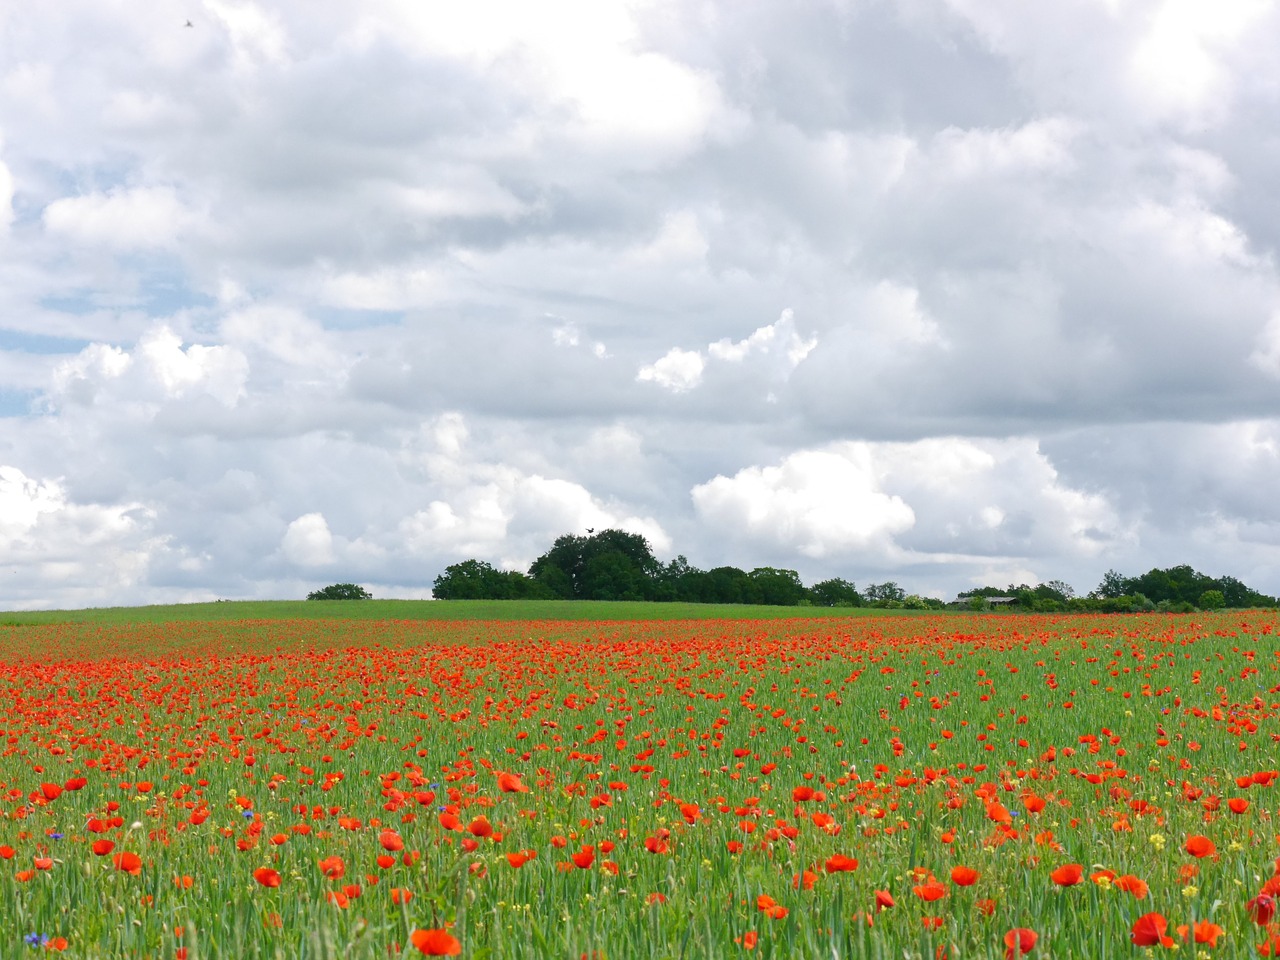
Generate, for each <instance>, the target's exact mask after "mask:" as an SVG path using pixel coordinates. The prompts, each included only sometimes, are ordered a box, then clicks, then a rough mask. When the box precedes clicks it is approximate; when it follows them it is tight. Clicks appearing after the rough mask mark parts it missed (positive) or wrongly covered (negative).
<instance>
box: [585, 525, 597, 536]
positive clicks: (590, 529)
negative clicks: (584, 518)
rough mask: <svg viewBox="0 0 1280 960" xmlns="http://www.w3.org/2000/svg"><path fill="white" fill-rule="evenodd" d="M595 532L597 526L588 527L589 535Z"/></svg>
mask: <svg viewBox="0 0 1280 960" xmlns="http://www.w3.org/2000/svg"><path fill="white" fill-rule="evenodd" d="M595 532H596V528H595V527H587V536H591V534H593V533H595Z"/></svg>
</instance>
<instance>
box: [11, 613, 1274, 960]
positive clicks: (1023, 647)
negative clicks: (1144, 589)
mask: <svg viewBox="0 0 1280 960" xmlns="http://www.w3.org/2000/svg"><path fill="white" fill-rule="evenodd" d="M1276 628H1277V622H1276V617H1275V614H1273V613H1257V612H1249V613H1238V612H1237V613H1230V614H1217V615H1207V614H1201V615H1193V616H1170V615H1151V616H1134V617H1118V616H1105V617H1103V616H1098V617H1084V616H1075V617H1015V616H991V617H977V616H954V617H923V618H921V617H914V618H905V617H904V618H876V619H871V618H858V619H827V620H817V619H815V620H767V621H765V620H750V621H743V620H735V621H729V620H724V621H712V620H702V621H676V622H567V621H522V622H496V621H495V622H483V621H470V622H432V621H416V622H411V621H382V622H379V621H374V620H360V621H340V620H322V619H320V620H293V621H220V622H207V623H200V622H187V623H170V624H158V623H142V624H47V625H26V626H9V627H0V671H3V676H2V677H0V683H3V685H4V689H5V694H6V695H5V698H4V706H3V709H2V711H0V736H2V737H3V741H0V743H2V744H3V749H2V751H0V802H2V804H3V814H4V816H3V821H2V822H0V956H4V957H9V956H31V955H35V954H36V953H38V952H45V951H51V952H62V951H65V955H66V956H68V957H73V956H79V957H149V958H157V960H161V958H163V960H170V958H174V960H197V958H215V957H219V958H257V957H288V958H294V957H299V958H321V957H353V958H374V957H377V958H387V957H397V956H421V955H423V954H426V955H460V956H463V957H472V958H483V957H493V958H498V957H502V958H534V957H537V958H566V960H581V958H593V960H596V958H599V960H626V958H649V960H652V958H672V960H675V958H690V960H692V958H709V957H731V958H755V957H763V958H780V957H787V958H794V957H813V958H818V957H848V956H857V957H873V958H874V957H879V958H890V957H892V958H903V957H907V958H914V957H918V958H921V960H938V958H942V957H947V958H962V957H1007V958H1012V957H1014V956H1019V955H1025V956H1029V957H1055V958H1068V957H1079V958H1086V957H1088V958H1095V957H1130V956H1133V957H1138V956H1141V957H1145V956H1148V955H1156V954H1159V955H1167V956H1170V957H1224V958H1225V957H1233V958H1235V957H1254V956H1258V955H1273V954H1280V925H1278V924H1277V923H1276V919H1280V918H1275V919H1273V917H1274V915H1275V898H1276V897H1277V895H1280V879H1278V878H1277V874H1278V873H1280V867H1278V866H1277V855H1278V854H1280V836H1278V834H1280V819H1278V818H1277V813H1278V812H1280V811H1277V809H1276V808H1277V799H1276V796H1277V790H1276V782H1277V780H1280V769H1278V768H1280V760H1278V759H1277V757H1278V756H1280V723H1277V710H1278V709H1280V655H1278V653H1277V644H1276V640H1275V632H1276Z"/></svg>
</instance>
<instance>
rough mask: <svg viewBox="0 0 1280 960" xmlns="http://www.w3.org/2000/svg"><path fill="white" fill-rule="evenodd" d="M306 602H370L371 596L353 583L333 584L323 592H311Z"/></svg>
mask: <svg viewBox="0 0 1280 960" xmlns="http://www.w3.org/2000/svg"><path fill="white" fill-rule="evenodd" d="M307 599H308V600H372V599H373V594H372V593H370V592H369V591H368V590H366V589H365V588H364V587H360V586H356V585H355V584H354V583H334V584H330V585H329V586H327V587H325V588H324V589H323V590H312V591H311V592H310V593H308V594H307Z"/></svg>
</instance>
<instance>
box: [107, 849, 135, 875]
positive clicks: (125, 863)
mask: <svg viewBox="0 0 1280 960" xmlns="http://www.w3.org/2000/svg"><path fill="white" fill-rule="evenodd" d="M111 863H112V864H113V865H114V866H115V868H116V869H117V870H120V871H122V872H124V873H128V874H131V875H132V876H135V877H136V876H138V874H140V873H142V858H141V857H139V856H138V855H137V854H136V853H130V852H128V851H127V850H126V851H125V852H123V853H117V854H116V855H115V856H114V857H112V858H111Z"/></svg>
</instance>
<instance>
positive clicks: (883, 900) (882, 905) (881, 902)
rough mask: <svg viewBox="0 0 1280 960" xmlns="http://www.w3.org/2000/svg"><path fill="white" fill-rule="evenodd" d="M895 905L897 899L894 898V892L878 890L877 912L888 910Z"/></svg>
mask: <svg viewBox="0 0 1280 960" xmlns="http://www.w3.org/2000/svg"><path fill="white" fill-rule="evenodd" d="M895 905H896V901H895V900H894V899H893V894H892V893H890V892H889V891H888V890H877V891H876V913H879V912H880V911H881V910H888V909H889V908H890V907H892V906H895Z"/></svg>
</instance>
